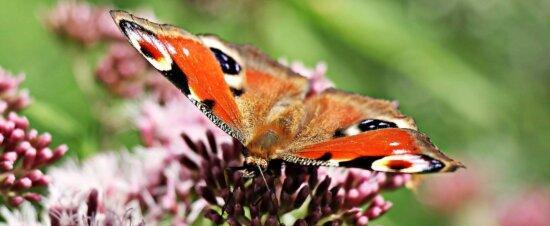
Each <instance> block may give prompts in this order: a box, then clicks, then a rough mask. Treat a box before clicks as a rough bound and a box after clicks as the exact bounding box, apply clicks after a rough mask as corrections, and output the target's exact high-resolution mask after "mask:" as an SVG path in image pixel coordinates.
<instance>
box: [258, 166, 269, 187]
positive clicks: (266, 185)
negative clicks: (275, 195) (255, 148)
mask: <svg viewBox="0 0 550 226" xmlns="http://www.w3.org/2000/svg"><path fill="white" fill-rule="evenodd" d="M258 170H260V175H262V179H263V180H264V183H265V187H266V188H267V191H269V192H271V189H269V185H268V184H267V180H266V179H265V176H264V172H263V171H262V168H261V167H260V166H258Z"/></svg>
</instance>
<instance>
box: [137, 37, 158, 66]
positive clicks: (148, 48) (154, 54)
mask: <svg viewBox="0 0 550 226" xmlns="http://www.w3.org/2000/svg"><path fill="white" fill-rule="evenodd" d="M138 43H139V47H140V51H141V53H143V55H145V56H147V57H150V58H153V59H155V60H156V61H161V60H163V58H164V57H163V56H162V53H161V52H160V51H159V50H158V49H157V48H155V46H153V44H151V43H150V42H147V41H143V40H140V41H138Z"/></svg>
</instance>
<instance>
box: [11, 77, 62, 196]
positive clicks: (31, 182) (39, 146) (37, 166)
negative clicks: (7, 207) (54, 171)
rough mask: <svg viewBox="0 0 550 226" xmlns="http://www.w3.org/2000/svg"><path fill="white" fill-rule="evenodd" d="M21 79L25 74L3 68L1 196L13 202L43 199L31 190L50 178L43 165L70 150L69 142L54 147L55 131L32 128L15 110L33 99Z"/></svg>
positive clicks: (44, 183) (45, 182)
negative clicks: (24, 90)
mask: <svg viewBox="0 0 550 226" xmlns="http://www.w3.org/2000/svg"><path fill="white" fill-rule="evenodd" d="M21 81H22V76H20V77H18V78H15V77H13V76H11V75H10V74H9V73H7V72H5V71H3V70H1V69H0V105H1V106H2V107H1V108H2V114H1V115H0V196H2V197H4V198H5V199H6V200H7V201H8V203H9V204H11V205H13V206H18V205H20V204H21V203H22V202H23V201H24V200H29V201H39V200H40V199H41V196H40V195H39V194H38V193H35V192H33V191H31V189H33V188H36V187H41V186H45V185H47V184H48V182H49V179H48V177H47V176H45V175H44V174H43V172H42V170H41V168H43V167H45V166H47V165H50V164H52V163H54V162H55V161H57V160H58V159H59V158H61V156H63V155H64V154H65V152H67V150H68V148H67V146H66V145H60V146H57V147H55V148H53V149H51V148H50V143H51V141H52V137H51V135H50V134H49V133H43V134H39V133H38V131H37V130H35V129H32V128H30V125H29V121H28V120H27V118H25V117H22V116H19V115H18V114H17V113H16V112H15V110H19V109H21V108H23V107H24V106H26V105H27V104H28V103H29V98H28V96H27V94H26V93H21V92H19V91H18V85H19V83H20V82H21Z"/></svg>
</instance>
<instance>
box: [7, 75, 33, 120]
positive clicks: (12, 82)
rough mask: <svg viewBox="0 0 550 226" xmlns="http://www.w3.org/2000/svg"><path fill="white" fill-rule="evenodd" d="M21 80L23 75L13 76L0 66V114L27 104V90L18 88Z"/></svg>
mask: <svg viewBox="0 0 550 226" xmlns="http://www.w3.org/2000/svg"><path fill="white" fill-rule="evenodd" d="M23 80H25V75H23V74H19V75H17V76H13V75H11V74H10V73H9V72H7V71H5V70H4V69H2V68H1V67H0V114H4V113H6V112H9V111H19V110H21V109H23V108H25V107H26V106H27V105H29V102H30V98H29V93H28V91H26V90H20V89H19V84H21V82H22V81H23Z"/></svg>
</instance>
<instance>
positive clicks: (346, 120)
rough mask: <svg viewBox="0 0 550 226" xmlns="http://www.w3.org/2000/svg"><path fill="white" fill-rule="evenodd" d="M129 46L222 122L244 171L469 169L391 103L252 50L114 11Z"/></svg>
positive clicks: (210, 116) (115, 19) (221, 125)
mask: <svg viewBox="0 0 550 226" xmlns="http://www.w3.org/2000/svg"><path fill="white" fill-rule="evenodd" d="M111 16H112V17H113V19H114V21H115V23H116V25H117V26H118V27H119V28H120V30H121V31H122V33H123V34H124V35H125V36H126V37H127V38H128V41H129V42H130V44H131V45H132V46H133V47H134V48H135V49H137V51H139V53H140V54H141V55H142V56H143V57H144V58H145V59H146V60H147V61H148V62H149V63H150V64H151V65H152V66H153V67H154V68H156V69H157V70H158V71H159V72H160V73H162V74H163V75H164V76H165V77H166V78H167V79H168V80H170V81H171V82H172V83H173V84H174V85H175V86H176V87H177V88H179V89H180V90H181V91H182V93H183V94H184V95H185V96H186V97H187V98H189V100H190V101H191V102H192V103H193V104H195V105H196V106H197V107H198V109H200V110H201V111H202V112H203V113H204V114H205V115H206V116H207V117H208V118H209V119H210V120H211V121H212V122H213V123H214V124H216V125H217V126H218V127H219V128H221V129H222V130H223V131H225V132H226V133H227V134H229V135H230V136H232V137H233V138H235V139H237V140H238V141H240V142H241V143H242V144H243V145H244V147H245V151H244V153H243V154H244V157H245V160H244V165H243V167H244V168H245V169H246V168H249V167H257V168H259V169H260V171H262V170H265V169H267V168H268V165H269V163H270V162H271V161H273V160H278V161H281V160H282V161H284V162H291V163H296V164H302V165H310V166H339V167H353V168H362V169H368V170H372V171H381V172H392V173H434V172H451V171H455V170H456V169H458V168H461V167H464V166H463V164H462V163H460V162H458V161H455V160H453V159H451V158H449V157H447V156H446V155H445V154H443V153H442V152H440V151H439V149H438V148H437V147H436V146H435V145H434V144H433V143H432V142H431V141H430V139H429V138H428V137H427V136H426V135H425V134H423V133H421V132H419V131H418V129H417V127H416V124H415V122H414V120H413V119H412V118H410V117H407V116H405V115H403V114H402V113H401V112H399V110H398V109H397V106H396V105H395V104H393V103H392V102H390V101H386V100H381V99H375V98H371V97H367V96H362V95H358V94H353V93H349V92H345V91H341V90H338V89H327V90H325V91H323V92H321V93H318V94H314V95H307V94H308V91H309V85H310V84H309V81H308V79H306V78H305V77H303V76H301V75H299V74H297V73H295V72H293V71H292V70H290V69H289V68H288V67H286V66H284V65H282V64H280V63H278V62H277V61H274V60H272V59H271V58H269V57H268V56H267V55H265V54H264V53H262V52H261V51H260V50H258V49H257V48H255V47H253V46H251V45H237V44H233V43H229V42H226V41H224V40H222V39H220V38H218V37H216V36H213V35H194V34H191V33H189V32H187V31H185V30H183V29H181V28H178V27H176V26H173V25H169V24H158V23H154V22H151V21H148V20H147V19H143V18H139V17H136V16H134V15H132V14H130V13H127V12H124V11H119V10H113V11H111Z"/></svg>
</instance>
